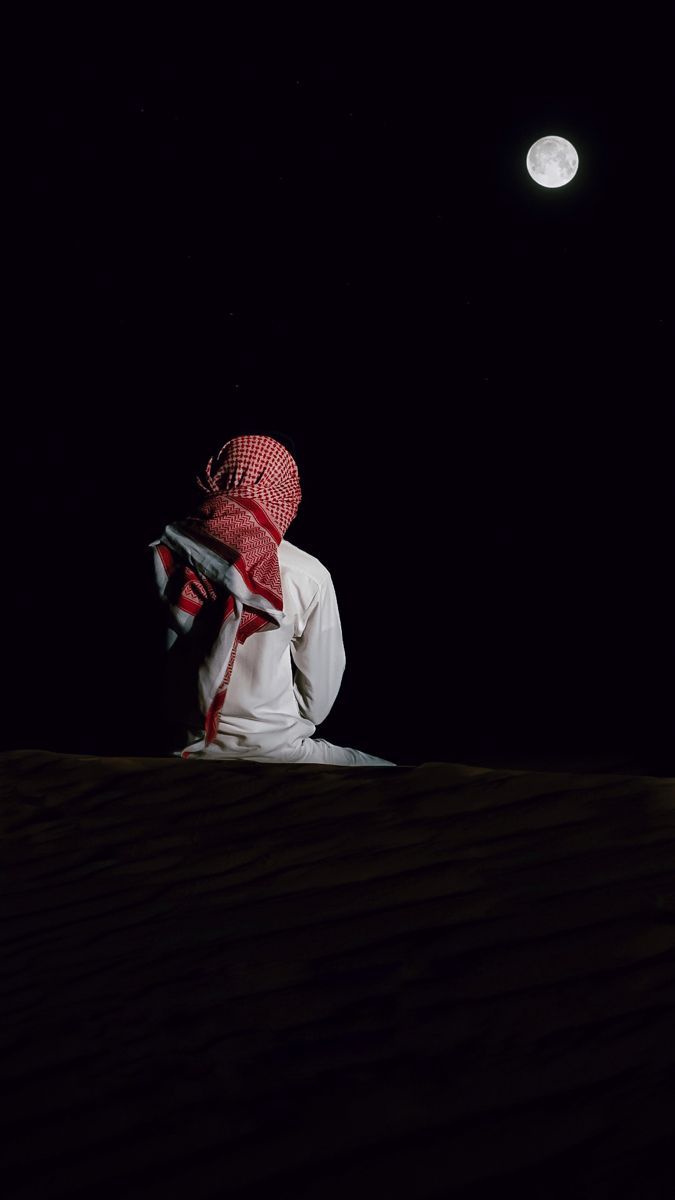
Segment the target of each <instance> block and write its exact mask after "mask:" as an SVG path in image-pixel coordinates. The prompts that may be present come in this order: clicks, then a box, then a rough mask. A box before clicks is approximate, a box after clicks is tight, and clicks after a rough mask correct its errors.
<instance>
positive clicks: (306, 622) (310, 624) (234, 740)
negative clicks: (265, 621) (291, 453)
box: [173, 539, 396, 766]
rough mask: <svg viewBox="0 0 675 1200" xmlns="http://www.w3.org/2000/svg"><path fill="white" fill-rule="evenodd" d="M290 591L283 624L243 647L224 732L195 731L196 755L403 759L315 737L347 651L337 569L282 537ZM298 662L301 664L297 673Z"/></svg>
mask: <svg viewBox="0 0 675 1200" xmlns="http://www.w3.org/2000/svg"><path fill="white" fill-rule="evenodd" d="M277 553H278V558H279V569H280V572H281V586H282V592H283V605H284V610H283V619H282V620H281V624H280V625H279V627H278V628H269V629H261V630H259V631H258V632H257V633H253V634H251V635H250V636H249V637H248V638H247V639H246V641H245V642H243V643H242V644H241V645H240V646H238V648H237V655H236V659H235V663H234V669H233V671H232V678H231V680H230V683H229V686H228V689H227V695H226V697H225V701H224V704H223V707H222V709H221V712H220V717H219V720H218V731H217V735H216V738H215V740H214V741H213V742H211V743H210V744H209V745H208V746H206V747H205V745H204V737H203V732H202V736H201V737H198V738H195V732H193V733H192V734H190V733H189V731H186V732H187V736H189V737H190V736H191V737H193V738H195V740H191V741H189V742H188V743H187V744H186V745H185V746H182V747H181V749H180V750H175V751H174V752H173V753H174V754H175V755H180V754H181V753H182V751H183V750H189V751H190V757H191V758H247V759H252V760H253V761H257V762H314V763H332V764H333V765H341V766H395V765H396V764H395V763H392V762H390V761H389V760H388V759H384V758H377V757H375V756H373V755H370V754H364V753H363V752H362V751H360V750H354V749H353V748H352V747H350V746H335V745H333V744H332V743H331V742H327V741H325V740H324V739H321V738H313V734H314V733H315V731H316V727H317V725H320V724H321V722H322V721H325V719H326V717H327V716H328V714H329V712H330V711H331V709H332V707H333V705H334V703H335V700H336V698H337V695H338V692H339V690H340V684H341V682H342V676H343V674H344V670H345V664H346V656H345V649H344V643H343V639H342V626H341V623H340V614H339V611H338V603H337V597H336V595H335V588H334V586H333V580H332V578H331V575H330V572H329V571H328V570H327V569H326V567H324V565H323V563H321V562H319V559H318V558H315V557H314V556H313V555H312V554H308V553H307V552H306V551H305V550H300V549H299V547H298V546H294V545H293V544H292V543H291V542H288V541H286V540H285V539H282V541H281V542H280V544H279V546H278V548H277ZM293 667H295V677H294V671H293Z"/></svg>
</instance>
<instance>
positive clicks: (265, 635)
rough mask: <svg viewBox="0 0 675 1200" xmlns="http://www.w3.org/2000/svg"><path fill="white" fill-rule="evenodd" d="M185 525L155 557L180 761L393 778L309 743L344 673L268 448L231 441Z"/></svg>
mask: <svg viewBox="0 0 675 1200" xmlns="http://www.w3.org/2000/svg"><path fill="white" fill-rule="evenodd" d="M197 483H198V485H199V487H200V488H201V490H202V491H203V492H204V493H205V494H206V496H205V499H203V500H202V502H201V504H200V505H199V506H198V508H197V509H196V511H195V512H194V514H193V516H191V517H189V518H187V519H186V520H184V521H180V522H174V523H173V524H171V525H167V526H166V527H165V529H164V532H163V534H162V536H161V537H160V538H158V539H157V540H156V541H154V542H151V543H150V548H151V549H152V553H153V563H154V569H155V578H156V583H157V586H158V588H159V593H160V597H161V599H162V601H163V603H164V604H165V606H166V611H167V615H168V630H167V650H168V656H167V670H166V679H165V682H166V688H167V691H166V696H165V713H166V715H167V716H169V717H170V718H171V719H172V720H173V722H174V727H175V728H176V729H179V730H181V731H182V733H181V735H180V740H182V741H186V744H185V745H183V746H182V747H181V748H180V749H177V750H173V751H172V753H173V754H174V755H176V756H178V755H180V756H181V757H182V758H247V759H251V760H252V761H254V762H289V763H309V762H311V763H330V764H333V765H336V766H395V765H396V764H395V763H392V762H390V761H389V760H388V759H384V758H376V757H374V756H373V755H370V754H364V753H363V752H362V751H360V750H354V749H352V748H351V747H349V746H335V745H333V744H332V743H331V742H327V741H325V740H323V739H321V738H315V737H314V736H313V735H314V733H315V731H316V727H317V725H319V724H321V722H322V721H324V720H325V718H326V717H327V716H328V714H329V712H330V711H331V708H332V707H333V704H334V703H335V700H336V697H337V695H338V692H339V690H340V684H341V681H342V676H343V673H344V669H345V662H346V659H345V652H344V645H343V641H342V631H341V626H340V616H339V613H338V606H337V599H336V596H335V589H334V587H333V582H332V579H331V576H330V574H329V572H328V571H327V570H326V568H325V567H324V566H323V564H322V563H321V562H319V560H318V559H317V558H315V557H314V556H313V555H311V554H307V553H306V551H304V550H300V549H299V547H297V546H294V545H293V544H292V543H291V542H289V541H286V540H285V537H284V535H285V533H286V530H287V529H288V526H289V525H290V524H291V522H292V520H293V519H294V517H295V515H296V513H297V510H298V507H299V505H300V501H301V498H302V492H301V488H300V479H299V475H298V468H297V464H296V462H295V459H294V457H293V455H292V454H291V453H290V452H289V450H288V449H287V448H286V447H285V446H284V445H283V444H282V443H281V442H280V441H278V440H277V439H276V438H273V437H269V436H267V435H253V434H244V435H241V436H237V437H233V438H231V439H230V440H229V441H228V442H226V443H225V445H224V446H222V447H221V449H220V451H219V453H218V454H217V455H216V456H215V459H214V457H211V458H210V459H209V462H208V464H207V466H206V469H205V471H204V473H203V475H202V476H200V477H198V478H197Z"/></svg>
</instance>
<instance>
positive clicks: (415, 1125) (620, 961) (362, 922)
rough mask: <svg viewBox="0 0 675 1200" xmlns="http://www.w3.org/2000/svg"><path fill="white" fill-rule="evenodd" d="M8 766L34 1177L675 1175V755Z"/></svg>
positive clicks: (23, 1182) (349, 1184)
mask: <svg viewBox="0 0 675 1200" xmlns="http://www.w3.org/2000/svg"><path fill="white" fill-rule="evenodd" d="M0 764H1V800H2V803H1V807H0V821H1V835H0V846H1V851H2V893H3V896H2V913H3V920H2V942H3V945H2V960H3V968H4V969H3V982H2V995H3V1004H2V1021H1V1023H0V1029H1V1038H2V1064H3V1068H2V1074H3V1084H4V1086H3V1091H4V1093H5V1097H6V1101H8V1102H9V1113H8V1116H7V1117H6V1118H5V1121H4V1132H5V1148H4V1150H3V1165H4V1172H3V1173H4V1174H5V1176H6V1177H7V1172H10V1171H11V1172H13V1173H14V1177H15V1180H16V1183H15V1185H14V1189H13V1190H12V1191H11V1195H12V1196H13V1197H16V1200H28V1198H29V1197H30V1198H32V1197H38V1196H39V1197H40V1198H41V1200H47V1198H48V1197H49V1198H51V1197H56V1196H64V1197H65V1196H68V1197H70V1198H75V1197H78V1198H79V1197H82V1198H84V1197H87V1198H89V1197H92V1198H93V1197H95V1198H96V1200H101V1198H104V1197H105V1198H108V1197H110V1198H112V1197H115V1198H117V1197H124V1198H125V1200H136V1198H138V1200H141V1198H143V1200H146V1198H148V1197H155V1196H157V1197H159V1196H162V1197H174V1196H175V1197H191V1198H192V1197H216V1196H223V1197H224V1196H227V1197H241V1198H242V1200H244V1198H246V1200H249V1198H252V1197H258V1196H259V1197H262V1196H265V1197H270V1198H271V1197H274V1198H275V1200H276V1198H280V1197H289V1198H290V1197H293V1198H294V1200H299V1198H307V1200H309V1198H310V1197H311V1198H314V1197H317V1198H318V1197H321V1200H333V1198H335V1200H337V1198H338V1197H340V1198H342V1197H344V1196H350V1197H352V1198H354V1197H360V1196H366V1195H368V1196H382V1197H392V1196H406V1197H411V1198H412V1197H414V1198H415V1200H417V1198H419V1197H427V1196H429V1197H431V1196H438V1197H441V1196H443V1197H446V1196H458V1197H465V1200H469V1198H472V1200H475V1198H476V1197H488V1196H489V1197H500V1198H501V1197H503V1196H504V1195H505V1194H507V1195H510V1194H516V1192H517V1193H518V1194H519V1195H520V1196H528V1197H530V1196H531V1197H535V1196H536V1197H537V1198H538V1200H541V1198H542V1197H546V1198H547V1200H550V1198H551V1197H565V1198H571V1197H574V1200H578V1198H579V1197H589V1198H590V1197H594V1198H598V1197H619V1196H621V1197H638V1196H639V1197H641V1198H645V1200H652V1198H656V1197H660V1196H662V1195H663V1196H665V1195H670V1194H671V1192H675V1169H671V1154H670V1146H669V1142H670V1139H671V1138H672V1137H673V1136H674V1135H675V1036H674V1033H675V954H674V947H675V873H674V868H675V779H673V778H657V777H651V776H646V775H645V776H643V775H628V774H625V775H624V774H616V773H614V774H605V773H598V772H597V771H596V772H593V771H588V772H582V771H553V770H549V771H546V770H541V771H534V770H514V769H506V768H504V769H494V768H486V767H479V766H470V765H465V764H450V763H426V764H424V765H422V766H417V767H398V768H396V769H390V770H387V771H383V770H381V769H378V768H348V769H345V768H334V767H316V766H291V767H289V766H285V765H265V764H260V763H248V764H246V763H225V762H221V763H205V762H184V761H181V760H178V759H172V758H95V757H91V756H86V755H69V754H59V753H53V752H47V751H40V750H16V751H11V752H7V753H4V754H2V755H0ZM5 1194H7V1193H5Z"/></svg>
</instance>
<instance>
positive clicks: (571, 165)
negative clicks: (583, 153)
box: [525, 133, 579, 188]
mask: <svg viewBox="0 0 675 1200" xmlns="http://www.w3.org/2000/svg"><path fill="white" fill-rule="evenodd" d="M525 161H526V163H527V169H528V171H529V173H530V175H531V176H532V178H533V179H534V181H535V183H538V184H540V185H541V187H545V188H559V187H563V186H564V185H565V184H566V183H569V181H570V179H574V176H575V175H576V173H577V168H578V166H579V155H578V154H577V152H576V150H575V149H574V146H573V145H572V143H571V142H568V140H567V138H564V137H559V136H558V135H557V134H555V133H549V134H546V136H545V137H540V138H538V139H537V141H536V142H533V144H532V145H531V146H530V149H529V150H528V152H527V158H526V160H525Z"/></svg>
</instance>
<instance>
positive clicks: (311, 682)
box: [291, 575, 347, 725]
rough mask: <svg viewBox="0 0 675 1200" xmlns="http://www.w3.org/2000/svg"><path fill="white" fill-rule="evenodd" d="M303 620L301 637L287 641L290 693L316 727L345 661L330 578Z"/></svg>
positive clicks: (331, 702)
mask: <svg viewBox="0 0 675 1200" xmlns="http://www.w3.org/2000/svg"><path fill="white" fill-rule="evenodd" d="M305 617H306V620H305V628H304V630H303V632H302V634H301V636H300V637H299V638H297V639H296V640H294V641H292V642H291V655H292V658H293V662H294V663H295V668H296V670H295V681H294V684H293V691H294V692H295V697H296V700H297V702H298V708H299V709H300V715H301V716H302V717H305V718H306V719H307V720H309V721H312V722H313V723H314V725H320V724H321V722H322V721H325V719H326V717H327V716H328V714H329V712H330V710H331V708H332V707H333V705H334V703H335V701H336V699H337V694H338V692H339V691H340V684H341V683H342V676H343V674H344V670H345V664H346V661H347V660H346V655H345V648H344V643H343V641H342V626H341V624H340V614H339V612H338V604H337V597H336V595H335V588H334V587H333V581H332V579H331V578H330V575H329V576H328V577H327V580H326V581H325V582H324V583H322V584H321V585H320V587H319V590H318V591H317V593H316V596H315V597H314V599H313V600H312V602H311V604H310V606H309V608H308V610H307V612H306V614H305Z"/></svg>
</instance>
